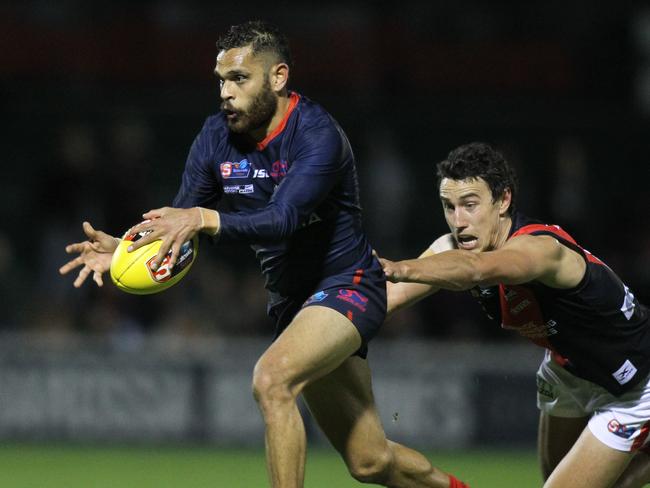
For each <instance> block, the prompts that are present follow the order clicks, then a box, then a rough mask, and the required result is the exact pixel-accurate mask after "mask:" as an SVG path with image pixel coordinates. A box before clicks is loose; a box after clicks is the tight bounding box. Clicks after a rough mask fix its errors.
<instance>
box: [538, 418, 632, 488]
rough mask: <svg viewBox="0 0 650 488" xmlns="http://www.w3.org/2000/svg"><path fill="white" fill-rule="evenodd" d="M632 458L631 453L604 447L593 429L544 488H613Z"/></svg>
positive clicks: (575, 445) (582, 438)
mask: <svg viewBox="0 0 650 488" xmlns="http://www.w3.org/2000/svg"><path fill="white" fill-rule="evenodd" d="M631 458H632V454H631V453H629V452H625V451H619V450H616V449H613V448H611V447H609V446H607V445H605V444H603V443H602V442H601V441H599V440H598V439H597V438H596V436H594V435H593V434H592V433H591V431H590V430H589V429H584V430H583V431H582V434H581V435H580V437H579V438H578V440H577V441H576V443H575V444H574V445H573V447H572V448H571V450H570V451H569V452H568V453H567V455H566V456H564V459H562V461H561V462H560V464H558V466H557V467H556V468H555V470H553V473H552V474H551V476H550V477H549V478H548V480H547V481H546V483H545V484H544V488H566V487H569V486H570V487H571V488H609V487H611V486H613V485H614V483H615V481H616V480H617V479H618V477H619V476H620V475H621V473H622V472H623V471H624V470H625V467H626V466H627V464H628V463H629V462H630V459H631Z"/></svg>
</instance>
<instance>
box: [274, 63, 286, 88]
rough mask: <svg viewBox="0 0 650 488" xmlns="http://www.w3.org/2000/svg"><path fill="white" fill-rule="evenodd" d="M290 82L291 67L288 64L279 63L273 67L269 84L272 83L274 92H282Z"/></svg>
mask: <svg viewBox="0 0 650 488" xmlns="http://www.w3.org/2000/svg"><path fill="white" fill-rule="evenodd" d="M288 81H289V65H288V64H286V63H278V64H274V65H273V66H271V72H270V73H269V82H270V83H271V89H272V90H273V91H274V92H280V91H282V90H283V89H284V88H285V87H286V86H287V82H288Z"/></svg>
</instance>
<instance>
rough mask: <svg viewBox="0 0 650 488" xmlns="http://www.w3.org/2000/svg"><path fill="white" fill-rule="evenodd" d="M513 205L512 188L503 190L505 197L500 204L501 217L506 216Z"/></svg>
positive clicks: (503, 196) (502, 197)
mask: <svg viewBox="0 0 650 488" xmlns="http://www.w3.org/2000/svg"><path fill="white" fill-rule="evenodd" d="M510 205H512V191H511V190H510V188H506V189H505V190H503V195H502V196H501V202H500V203H499V215H505V214H507V213H508V209H509V208H510Z"/></svg>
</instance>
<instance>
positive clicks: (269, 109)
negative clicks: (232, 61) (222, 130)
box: [221, 76, 278, 134]
mask: <svg viewBox="0 0 650 488" xmlns="http://www.w3.org/2000/svg"><path fill="white" fill-rule="evenodd" d="M277 108H278V99H277V97H276V96H275V94H274V93H273V90H271V83H270V82H269V78H268V76H265V77H264V85H263V86H262V89H261V90H260V92H259V93H258V94H257V95H255V98H253V100H252V101H251V103H250V106H249V107H248V108H247V109H240V110H235V109H234V108H232V107H230V106H228V105H226V104H222V105H221V109H222V110H225V111H227V112H229V113H234V114H235V116H234V117H233V118H227V119H226V120H227V123H228V128H229V129H230V130H231V131H232V132H235V133H237V134H246V133H250V132H252V131H254V130H256V129H259V128H261V127H263V126H264V125H266V124H268V122H269V121H270V120H271V118H272V117H273V116H274V115H275V112H276V110H277Z"/></svg>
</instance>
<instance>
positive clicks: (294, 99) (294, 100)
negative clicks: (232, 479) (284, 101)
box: [256, 92, 300, 151]
mask: <svg viewBox="0 0 650 488" xmlns="http://www.w3.org/2000/svg"><path fill="white" fill-rule="evenodd" d="M298 101H300V95H298V94H297V93H296V92H291V95H290V96H289V107H288V108H287V111H286V113H285V114H284V117H282V120H281V121H280V123H279V124H278V126H277V127H276V128H275V129H273V132H271V133H270V134H269V135H268V136H266V137H265V138H264V139H262V140H261V141H260V142H258V143H257V144H256V147H257V150H258V151H263V150H264V149H266V146H268V145H269V143H270V142H271V141H272V140H273V139H274V138H275V137H276V136H277V135H278V134H280V133H281V132H282V131H283V130H284V128H285V126H286V125H287V121H288V120H289V117H290V116H291V113H292V112H293V109H294V108H296V105H298Z"/></svg>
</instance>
